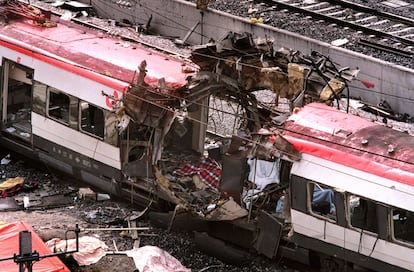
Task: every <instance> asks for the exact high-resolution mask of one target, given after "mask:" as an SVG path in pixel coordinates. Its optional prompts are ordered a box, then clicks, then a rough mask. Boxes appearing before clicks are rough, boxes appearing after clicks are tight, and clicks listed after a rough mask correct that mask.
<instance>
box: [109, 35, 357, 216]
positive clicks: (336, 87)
mask: <svg viewBox="0 0 414 272" xmlns="http://www.w3.org/2000/svg"><path fill="white" fill-rule="evenodd" d="M191 59H192V61H193V62H194V63H195V64H197V65H198V66H199V71H198V72H197V73H195V74H191V75H190V76H189V77H188V84H187V85H186V86H178V87H177V86H167V85H166V83H165V81H164V80H160V81H159V82H158V87H157V88H154V87H151V86H150V85H149V84H147V83H146V82H145V75H146V73H145V67H146V63H145V61H143V62H142V63H141V65H140V67H139V73H138V75H137V80H136V82H135V83H134V84H132V85H131V88H130V90H129V92H127V93H126V94H125V95H124V96H123V98H122V102H123V103H122V106H120V107H119V108H118V110H117V114H118V116H119V120H120V122H119V127H120V131H121V132H122V131H123V130H124V129H129V132H130V133H131V131H132V130H135V131H137V134H139V138H140V140H142V141H143V142H145V143H146V144H143V145H142V147H141V148H140V149H139V150H136V154H135V156H136V158H134V159H130V160H129V161H130V162H129V163H128V164H127V165H126V167H125V169H124V173H125V174H126V175H127V176H130V177H133V176H134V177H138V178H140V179H143V180H144V181H145V180H146V181H148V180H150V181H151V182H150V183H152V182H153V185H154V187H153V190H154V193H155V195H157V196H158V197H159V198H161V199H164V200H167V202H169V203H173V204H175V213H174V214H176V213H177V211H180V212H183V211H187V212H190V213H191V214H194V215H198V216H200V218H203V219H206V220H233V219H236V218H241V217H245V216H247V215H248V214H249V218H250V216H251V213H252V212H254V210H255V209H253V208H252V206H250V210H249V211H247V210H246V207H248V205H246V204H247V203H243V201H242V200H241V194H242V193H243V190H245V189H243V188H244V185H247V184H248V183H246V184H244V183H243V182H244V177H245V176H246V170H247V168H246V166H247V163H246V162H247V161H246V160H247V159H248V158H257V159H259V160H270V161H275V158H281V157H282V158H284V159H287V160H290V161H291V160H297V159H299V158H300V154H299V153H298V152H297V151H295V150H294V148H293V147H292V145H291V144H290V143H289V142H288V141H286V140H285V139H284V138H283V136H281V134H280V131H281V130H279V129H278V125H280V124H281V123H283V122H280V120H282V121H283V118H284V117H286V114H284V115H283V114H281V113H280V112H278V111H277V106H278V99H279V98H287V99H288V100H289V102H290V108H291V109H293V108H294V107H297V106H302V105H303V104H305V103H308V102H312V101H325V102H326V103H328V104H329V103H331V102H332V100H333V99H337V98H338V97H339V96H340V94H341V93H342V92H343V91H344V90H346V89H347V83H348V82H349V81H351V80H352V79H354V78H355V77H356V75H357V73H358V70H351V69H349V68H347V67H345V68H342V67H338V66H337V65H336V64H334V63H333V62H332V61H331V60H330V59H329V57H327V56H323V55H321V54H320V53H318V52H312V53H311V55H302V54H301V53H300V52H298V51H293V50H290V49H286V48H282V49H280V50H278V51H275V50H274V48H273V43H272V41H270V40H268V39H265V40H263V39H253V37H252V35H250V34H237V33H232V32H231V33H229V34H228V35H227V36H226V37H225V38H224V39H222V40H221V41H219V42H212V43H208V44H205V45H202V46H197V47H195V48H194V50H193V51H192V56H191ZM262 89H269V90H271V91H272V92H273V93H274V94H275V97H276V99H275V101H274V104H273V105H272V106H271V107H268V106H264V105H263V104H262V103H261V102H260V101H259V100H258V99H257V98H256V96H255V94H254V91H256V90H262ZM210 96H215V97H218V98H220V99H222V100H225V101H230V102H234V103H236V104H237V105H240V106H241V107H242V108H243V110H242V111H241V112H240V115H239V117H241V118H242V119H243V120H244V122H243V124H242V125H241V126H242V127H240V128H238V129H239V131H243V133H244V135H245V136H240V135H233V136H232V137H231V139H227V140H226V139H221V143H222V146H221V148H220V151H219V157H217V156H216V157H215V160H214V159H212V157H213V156H201V159H200V154H203V151H204V144H205V138H206V135H207V134H208V133H207V123H208V120H207V119H208V118H207V116H208V110H209V102H208V99H209V97H210ZM130 120H132V122H130ZM151 129H155V130H157V131H158V132H159V133H155V134H151V133H149V131H150V130H151ZM188 134H196V137H194V135H192V136H191V138H190V137H188ZM154 135H155V136H154ZM154 137H155V138H154ZM194 138H196V139H198V142H197V143H194V140H191V139H194ZM189 142H192V143H189ZM147 143H152V144H147ZM226 143H227V144H226ZM194 146H196V148H194ZM189 147H193V148H192V149H193V150H196V151H198V152H195V153H194V152H193V153H192V152H190V151H189V150H190V149H191V148H189ZM216 151H217V150H216ZM132 153H133V152H132ZM211 153H212V152H211ZM216 153H217V152H216ZM204 154H205V152H204ZM210 155H211V154H210ZM129 156H131V154H130V155H129ZM275 181H276V180H275ZM250 182H254V180H250ZM256 187H257V184H256ZM268 187H269V188H270V189H269V190H267V189H268V188H266V190H262V191H260V197H264V198H266V197H269V196H270V195H272V194H274V193H275V192H279V193H280V192H281V191H282V189H283V187H282V186H280V185H279V184H277V183H273V184H270V185H269V186H268ZM262 189H265V188H262ZM275 202H276V201H274V203H275Z"/></svg>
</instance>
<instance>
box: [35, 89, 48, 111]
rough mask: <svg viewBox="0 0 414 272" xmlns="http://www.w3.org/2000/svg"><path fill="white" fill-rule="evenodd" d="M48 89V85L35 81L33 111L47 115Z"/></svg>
mask: <svg viewBox="0 0 414 272" xmlns="http://www.w3.org/2000/svg"><path fill="white" fill-rule="evenodd" d="M46 90H47V85H45V84H43V83H40V82H38V81H34V82H33V111H34V112H36V113H38V114H41V115H43V116H45V115H46Z"/></svg>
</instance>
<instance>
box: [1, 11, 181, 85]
mask: <svg viewBox="0 0 414 272" xmlns="http://www.w3.org/2000/svg"><path fill="white" fill-rule="evenodd" d="M52 20H54V21H59V18H55V17H52ZM0 45H1V46H5V47H7V48H10V49H12V50H15V51H17V52H19V53H20V54H21V55H20V56H18V57H20V58H21V59H24V58H27V57H29V58H34V59H38V60H40V61H43V62H45V63H49V64H52V65H54V66H56V67H59V68H62V69H64V70H66V71H68V72H70V73H74V74H78V75H81V76H84V77H87V78H90V79H92V80H93V81H97V82H100V83H102V84H105V85H107V86H110V87H111V88H114V89H117V90H123V91H125V90H127V88H126V86H127V85H128V84H129V83H131V82H132V81H133V80H134V76H135V75H136V74H135V70H136V69H137V67H138V65H139V64H140V63H141V62H142V61H143V60H145V61H146V62H147V76H146V78H145V82H146V83H147V84H148V85H151V86H156V85H157V84H158V80H159V79H161V78H164V79H165V81H166V84H167V87H169V88H177V87H181V86H183V85H185V84H186V83H187V82H186V77H187V76H188V73H185V72H184V71H183V66H184V65H185V62H184V61H183V60H181V59H178V58H175V57H173V56H167V55H166V54H164V53H160V52H157V51H155V50H153V49H150V48H146V47H144V46H142V45H139V44H134V43H127V42H125V41H123V40H121V39H119V38H116V37H111V36H108V35H106V34H102V33H100V32H98V31H96V30H93V29H89V28H87V27H83V26H80V25H77V24H75V23H72V22H68V21H62V20H61V21H59V22H58V24H57V26H56V27H53V28H43V27H39V26H37V25H34V24H32V23H31V22H30V21H29V20H26V19H15V20H12V21H10V22H9V25H6V26H3V27H0Z"/></svg>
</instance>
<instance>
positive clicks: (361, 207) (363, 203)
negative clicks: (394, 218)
mask: <svg viewBox="0 0 414 272" xmlns="http://www.w3.org/2000/svg"><path fill="white" fill-rule="evenodd" d="M348 209H349V217H350V218H349V222H350V223H351V226H353V227H355V228H360V229H363V230H368V231H371V232H375V233H377V232H378V226H377V204H376V203H375V202H374V201H371V200H369V199H365V198H362V197H360V196H357V195H353V194H349V195H348Z"/></svg>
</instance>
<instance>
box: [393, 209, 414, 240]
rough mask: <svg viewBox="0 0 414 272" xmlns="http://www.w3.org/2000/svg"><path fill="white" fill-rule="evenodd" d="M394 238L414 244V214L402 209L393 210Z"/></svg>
mask: <svg viewBox="0 0 414 272" xmlns="http://www.w3.org/2000/svg"><path fill="white" fill-rule="evenodd" d="M392 225H393V237H394V239H395V240H398V241H401V242H406V243H411V244H414V213H413V212H410V211H405V210H401V209H393V210H392Z"/></svg>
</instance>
